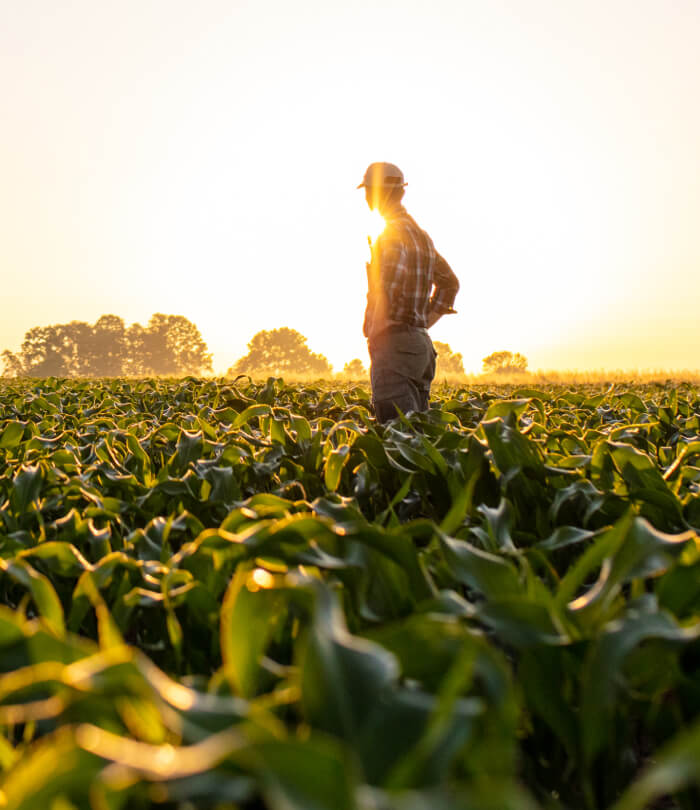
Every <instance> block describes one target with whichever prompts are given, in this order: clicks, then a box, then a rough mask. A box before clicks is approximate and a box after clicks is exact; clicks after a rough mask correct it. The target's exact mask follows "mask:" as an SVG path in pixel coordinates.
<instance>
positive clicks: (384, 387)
mask: <svg viewBox="0 0 700 810" xmlns="http://www.w3.org/2000/svg"><path fill="white" fill-rule="evenodd" d="M405 186H406V183H405V182H404V177H403V173H402V172H401V170H400V169H399V168H398V167H397V166H394V165H393V163H372V164H371V165H370V166H369V167H368V168H367V171H366V172H365V176H364V179H363V181H362V182H361V183H360V185H359V186H358V188H364V190H365V198H366V200H367V205H369V207H370V208H371V209H372V210H377V211H379V213H380V214H381V215H382V216H383V217H384V220H385V221H386V227H385V229H384V231H383V232H382V234H381V235H380V236H379V237H378V238H377V239H376V240H375V242H374V243H373V244H372V245H371V248H372V257H371V261H370V262H369V263H368V264H367V281H368V292H367V309H366V311H365V322H364V329H363V331H364V334H365V337H366V338H367V341H368V344H369V356H370V360H371V368H370V381H371V385H372V404H373V406H374V413H375V416H376V417H377V421H379V422H386V421H387V420H388V419H391V418H392V417H394V416H396V408H400V409H401V411H402V412H403V413H406V412H407V411H426V410H428V398H429V396H430V384H431V382H432V381H433V377H434V376H435V357H436V353H435V349H434V348H433V343H432V341H431V340H430V336H429V335H428V329H429V328H430V327H431V326H432V325H433V324H434V323H436V322H437V320H438V319H439V318H441V317H442V316H443V315H446V314H447V313H453V312H454V311H455V310H454V309H453V308H452V305H453V304H454V300H455V296H456V295H457V290H458V289H459V281H457V277H456V276H455V274H454V273H453V272H452V270H451V268H450V266H449V265H448V264H447V262H446V261H445V260H444V259H443V258H442V256H440V254H439V253H438V252H437V251H436V250H435V247H434V245H433V242H432V240H431V238H430V237H429V236H428V234H427V233H426V232H425V231H423V230H421V228H419V227H418V225H417V224H416V222H415V220H414V219H413V218H412V217H411V216H409V214H408V212H407V211H406V209H405V208H404V207H403V205H402V200H403V195H404V187H405Z"/></svg>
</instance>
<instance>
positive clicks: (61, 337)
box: [3, 321, 92, 377]
mask: <svg viewBox="0 0 700 810" xmlns="http://www.w3.org/2000/svg"><path fill="white" fill-rule="evenodd" d="M91 329H92V328H91V326H90V324H88V323H84V322H82V321H71V322H70V323H61V324H55V325H52V326H35V327H33V328H32V329H30V330H29V331H28V332H27V333H26V334H25V336H24V341H23V342H22V347H21V349H20V351H19V354H16V355H15V354H12V352H9V351H7V350H6V351H5V352H3V360H4V362H5V373H13V374H15V375H25V376H29V377H51V376H54V377H70V376H79V375H84V374H85V373H86V368H87V361H86V358H85V349H86V347H87V341H88V339H89V337H90V335H91Z"/></svg>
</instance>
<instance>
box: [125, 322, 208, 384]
mask: <svg viewBox="0 0 700 810" xmlns="http://www.w3.org/2000/svg"><path fill="white" fill-rule="evenodd" d="M125 338H126V344H127V347H128V355H129V359H128V362H127V364H126V366H127V368H126V373H127V374H133V375H134V376H140V375H143V374H162V375H165V376H173V377H174V376H179V375H181V374H193V375H197V374H203V373H205V372H211V370H212V366H211V354H210V353H209V352H208V351H207V345H206V343H205V342H204V340H202V336H201V334H200V332H199V329H198V328H197V327H196V326H195V325H194V324H193V323H192V322H191V321H189V320H187V318H185V317H184V316H182V315H163V313H161V312H157V313H156V314H155V315H153V316H151V320H150V321H149V322H148V326H147V327H146V328H145V329H144V328H143V327H142V326H141V325H140V324H137V323H135V324H132V326H130V327H129V329H128V330H127V332H126V336H125Z"/></svg>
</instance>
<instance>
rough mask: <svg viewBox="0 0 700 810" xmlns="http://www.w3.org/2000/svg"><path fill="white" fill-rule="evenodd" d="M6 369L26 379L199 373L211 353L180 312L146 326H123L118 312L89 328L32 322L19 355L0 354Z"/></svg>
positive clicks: (208, 366)
mask: <svg viewBox="0 0 700 810" xmlns="http://www.w3.org/2000/svg"><path fill="white" fill-rule="evenodd" d="M2 359H3V363H4V373H5V374H7V375H10V376H29V377H48V376H56V377H108V376H119V375H122V374H129V375H133V376H140V375H143V374H170V375H181V374H201V373H203V372H206V371H211V354H209V352H208V351H207V346H206V344H205V343H204V341H203V340H202V337H201V335H200V333H199V330H198V329H197V327H196V326H195V325H194V324H193V323H191V322H190V321H188V320H187V318H184V317H183V316H182V315H162V314H160V313H158V314H156V315H154V316H153V317H152V318H151V320H150V322H149V325H148V327H147V328H146V329H144V328H143V327H142V326H141V325H140V324H133V325H132V326H130V327H129V329H126V328H125V326H124V321H123V320H122V319H121V318H119V317H117V316H116V315H103V316H102V317H101V318H99V319H98V320H97V321H96V323H95V324H94V325H93V326H91V325H90V324H88V323H84V322H83V321H71V322H70V323H64V324H54V325H52V326H35V327H33V328H32V329H30V330H29V331H28V332H27V333H26V334H25V336H24V341H23V343H22V347H21V349H20V351H19V352H18V353H17V354H13V353H12V352H10V351H7V350H5V351H4V352H3V353H2Z"/></svg>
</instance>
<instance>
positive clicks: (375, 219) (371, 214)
mask: <svg viewBox="0 0 700 810" xmlns="http://www.w3.org/2000/svg"><path fill="white" fill-rule="evenodd" d="M384 228H386V220H385V219H384V217H383V216H382V215H381V214H380V213H379V211H377V210H376V209H375V210H374V211H372V210H370V209H367V218H366V220H365V230H366V232H367V236H368V237H369V239H370V240H371V241H372V242H374V240H375V239H377V237H378V236H379V235H380V234H381V233H382V231H383V230H384Z"/></svg>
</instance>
